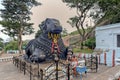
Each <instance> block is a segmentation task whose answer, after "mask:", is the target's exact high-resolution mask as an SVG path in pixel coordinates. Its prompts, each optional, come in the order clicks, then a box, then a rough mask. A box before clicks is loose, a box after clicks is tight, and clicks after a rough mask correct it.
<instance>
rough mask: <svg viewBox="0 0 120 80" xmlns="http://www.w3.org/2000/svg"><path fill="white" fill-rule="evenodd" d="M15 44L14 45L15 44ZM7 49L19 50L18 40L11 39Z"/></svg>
mask: <svg viewBox="0 0 120 80" xmlns="http://www.w3.org/2000/svg"><path fill="white" fill-rule="evenodd" d="M13 45H14V46H13ZM5 50H6V51H7V50H18V44H17V41H10V42H8V43H7V44H6V46H5Z"/></svg>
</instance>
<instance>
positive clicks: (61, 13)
mask: <svg viewBox="0 0 120 80" xmlns="http://www.w3.org/2000/svg"><path fill="white" fill-rule="evenodd" d="M1 1H2V0H0V2H1ZM38 1H39V2H41V3H42V5H41V6H37V7H33V8H32V12H33V15H32V16H31V22H33V23H34V25H33V27H34V28H35V31H37V30H38V29H39V27H38V25H39V24H40V23H41V22H42V21H43V20H45V19H46V18H55V19H58V20H59V21H60V23H61V25H62V26H63V27H64V28H66V29H67V30H68V32H69V33H70V32H72V31H74V30H75V29H76V28H72V27H71V26H70V25H69V24H68V23H67V20H68V19H69V18H70V17H72V16H74V15H75V10H73V9H70V8H69V7H68V6H66V4H65V3H63V2H62V0H38ZM0 8H2V6H1V3H0ZM0 37H2V38H4V39H6V38H7V37H6V36H5V35H2V34H1V32H0ZM33 38H34V34H32V35H29V36H24V37H23V40H25V39H33Z"/></svg>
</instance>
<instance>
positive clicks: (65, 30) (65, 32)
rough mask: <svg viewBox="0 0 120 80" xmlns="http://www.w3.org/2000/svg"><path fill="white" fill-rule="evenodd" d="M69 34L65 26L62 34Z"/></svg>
mask: <svg viewBox="0 0 120 80" xmlns="http://www.w3.org/2000/svg"><path fill="white" fill-rule="evenodd" d="M67 35H68V32H67V29H66V28H63V30H62V36H63V37H64V36H67Z"/></svg>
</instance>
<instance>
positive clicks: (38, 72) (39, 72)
mask: <svg viewBox="0 0 120 80" xmlns="http://www.w3.org/2000/svg"><path fill="white" fill-rule="evenodd" d="M37 64H38V80H39V77H40V72H39V63H37Z"/></svg>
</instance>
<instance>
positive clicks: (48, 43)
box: [25, 18, 67, 62]
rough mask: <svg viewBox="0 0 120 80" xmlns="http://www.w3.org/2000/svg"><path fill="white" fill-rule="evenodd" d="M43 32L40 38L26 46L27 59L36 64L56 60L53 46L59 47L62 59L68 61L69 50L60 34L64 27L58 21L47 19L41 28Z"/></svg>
mask: <svg viewBox="0 0 120 80" xmlns="http://www.w3.org/2000/svg"><path fill="white" fill-rule="evenodd" d="M39 27H40V29H41V30H42V33H41V34H40V36H39V37H38V38H36V39H33V40H31V41H30V42H29V43H28V45H27V46H26V49H25V51H26V59H27V60H30V61H32V62H33V61H35V62H43V61H47V60H52V59H53V58H54V56H53V55H52V54H53V46H54V45H55V44H56V45H57V47H58V54H59V58H60V59H66V56H67V49H66V48H65V46H64V44H63V41H62V38H61V35H60V33H61V32H62V27H61V26H60V23H59V21H58V20H56V19H50V18H47V19H46V20H45V21H43V22H42V24H41V25H40V26H39Z"/></svg>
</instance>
